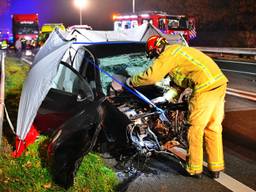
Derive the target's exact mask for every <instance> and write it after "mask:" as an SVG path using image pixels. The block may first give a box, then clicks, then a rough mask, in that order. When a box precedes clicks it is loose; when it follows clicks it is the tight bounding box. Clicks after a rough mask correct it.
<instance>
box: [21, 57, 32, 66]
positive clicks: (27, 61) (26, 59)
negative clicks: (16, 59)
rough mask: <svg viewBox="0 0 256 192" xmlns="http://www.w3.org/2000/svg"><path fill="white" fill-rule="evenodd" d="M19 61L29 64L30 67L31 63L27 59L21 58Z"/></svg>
mask: <svg viewBox="0 0 256 192" xmlns="http://www.w3.org/2000/svg"><path fill="white" fill-rule="evenodd" d="M21 60H22V61H25V62H26V63H27V64H29V65H32V62H31V61H29V60H27V59H25V58H21Z"/></svg>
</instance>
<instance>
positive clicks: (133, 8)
mask: <svg viewBox="0 0 256 192" xmlns="http://www.w3.org/2000/svg"><path fill="white" fill-rule="evenodd" d="M132 12H133V13H135V0H132Z"/></svg>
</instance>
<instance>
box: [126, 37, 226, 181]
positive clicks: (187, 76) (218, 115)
mask: <svg viewBox="0 0 256 192" xmlns="http://www.w3.org/2000/svg"><path fill="white" fill-rule="evenodd" d="M146 52H147V55H148V57H149V58H151V59H153V58H155V60H154V61H153V63H152V65H151V66H150V67H149V68H148V69H147V70H146V71H145V72H143V73H140V74H138V75H135V76H132V77H130V78H128V79H127V81H126V83H127V85H128V86H131V87H138V86H143V85H150V84H154V83H156V82H158V81H160V80H162V79H164V77H165V76H166V75H169V76H170V77H171V79H172V81H173V82H174V83H175V84H176V85H178V86H180V87H182V88H191V89H192V90H193V93H192V97H191V99H190V101H189V117H188V119H189V124H190V127H189V130H188V137H187V139H188V145H189V147H188V154H187V161H186V171H187V172H188V174H189V175H190V176H193V177H196V178H201V177H202V171H203V140H204V141H205V147H206V153H207V155H208V169H209V171H210V173H211V176H212V177H213V178H218V177H219V173H220V171H222V170H224V158H223V144H222V125H221V123H222V120H223V117H224V97H225V93H226V87H227V82H228V80H227V78H226V77H225V76H224V74H223V73H222V72H221V70H220V69H219V67H218V66H217V64H216V63H215V62H214V61H213V60H212V59H211V58H210V57H208V56H207V55H205V54H204V53H202V52H201V51H199V50H197V49H195V48H191V47H185V46H182V45H178V44H175V45H169V44H168V43H167V41H166V39H165V38H163V37H160V36H157V35H155V36H152V37H150V38H149V39H148V41H147V44H146Z"/></svg>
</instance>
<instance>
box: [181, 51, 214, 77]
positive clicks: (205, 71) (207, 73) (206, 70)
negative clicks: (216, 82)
mask: <svg viewBox="0 0 256 192" xmlns="http://www.w3.org/2000/svg"><path fill="white" fill-rule="evenodd" d="M179 53H180V54H181V55H182V56H184V57H185V58H186V59H187V60H189V61H190V62H191V63H193V64H194V65H196V66H198V67H200V68H201V69H202V70H203V72H204V73H205V74H206V76H207V77H208V78H209V79H213V76H212V74H211V72H210V71H209V69H208V68H207V67H206V66H205V65H204V64H202V63H200V62H199V61H197V60H196V59H194V58H193V57H191V56H190V55H188V54H187V53H186V52H184V51H180V52H179Z"/></svg>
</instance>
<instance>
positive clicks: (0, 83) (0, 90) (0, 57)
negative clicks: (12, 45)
mask: <svg viewBox="0 0 256 192" xmlns="http://www.w3.org/2000/svg"><path fill="white" fill-rule="evenodd" d="M0 64H1V79H0V146H1V142H2V133H3V120H4V86H5V52H4V51H1V50H0Z"/></svg>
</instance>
